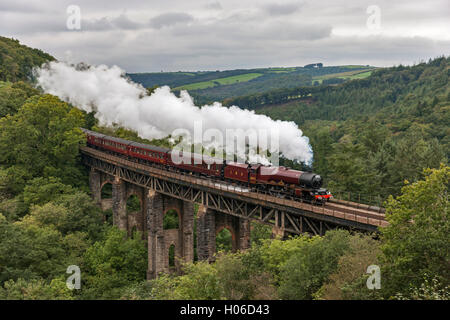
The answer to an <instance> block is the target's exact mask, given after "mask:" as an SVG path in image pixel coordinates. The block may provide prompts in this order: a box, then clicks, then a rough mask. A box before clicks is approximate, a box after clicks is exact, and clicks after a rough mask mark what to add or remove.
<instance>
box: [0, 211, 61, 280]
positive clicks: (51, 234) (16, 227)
mask: <svg viewBox="0 0 450 320" xmlns="http://www.w3.org/2000/svg"><path fill="white" fill-rule="evenodd" d="M0 242H1V244H2V245H1V246H0V283H3V282H4V281H7V280H9V279H12V280H17V279H18V278H24V279H35V278H43V279H46V280H50V279H53V278H55V277H57V276H59V275H61V274H63V273H65V270H66V268H67V266H68V265H70V264H67V259H66V258H67V254H66V252H65V247H64V243H63V237H62V236H61V234H60V233H59V232H58V231H56V230H54V229H52V228H48V227H45V228H40V227H37V226H34V225H31V226H25V225H21V224H20V223H11V222H8V221H6V219H5V218H4V217H3V216H0Z"/></svg>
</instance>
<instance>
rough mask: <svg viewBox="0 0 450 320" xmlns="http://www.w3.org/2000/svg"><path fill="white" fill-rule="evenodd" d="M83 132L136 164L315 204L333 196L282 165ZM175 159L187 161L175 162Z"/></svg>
mask: <svg viewBox="0 0 450 320" xmlns="http://www.w3.org/2000/svg"><path fill="white" fill-rule="evenodd" d="M82 130H83V132H84V133H85V134H86V137H87V145H88V146H89V147H92V148H95V149H99V150H102V151H107V152H110V153H114V154H120V155H122V156H125V157H127V158H128V159H130V160H133V161H136V162H141V163H147V164H151V165H159V166H163V167H165V168H167V169H169V170H177V171H181V172H186V173H191V174H197V175H201V176H205V177H209V178H214V179H217V180H222V181H226V182H232V183H236V184H239V185H243V186H248V187H251V188H254V189H257V190H261V191H264V192H267V193H269V194H274V195H277V196H280V197H286V196H288V197H291V198H300V199H304V200H308V201H312V202H324V201H328V200H329V199H330V198H331V197H332V195H331V194H330V192H329V191H327V190H326V189H324V188H321V187H322V177H321V176H320V175H318V174H315V173H312V172H303V171H298V170H292V169H290V168H286V167H282V166H281V167H274V166H265V165H262V164H249V163H239V162H234V161H225V160H223V161H222V160H218V159H214V158H211V157H206V156H202V155H198V154H193V153H192V154H184V155H183V154H181V152H179V151H178V152H179V154H172V153H174V152H176V151H173V150H171V149H167V148H162V147H157V146H152V145H148V144H143V143H139V142H134V141H129V140H125V139H121V138H116V137H110V136H107V135H104V134H101V133H98V132H95V131H91V130H87V129H82ZM172 156H174V157H172ZM174 158H178V159H179V158H183V159H184V160H183V161H173V159H174Z"/></svg>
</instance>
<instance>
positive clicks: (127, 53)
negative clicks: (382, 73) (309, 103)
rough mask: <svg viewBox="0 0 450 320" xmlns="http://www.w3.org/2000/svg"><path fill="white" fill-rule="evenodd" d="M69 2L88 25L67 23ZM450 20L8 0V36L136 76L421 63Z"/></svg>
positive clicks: (434, 7)
mask: <svg viewBox="0 0 450 320" xmlns="http://www.w3.org/2000/svg"><path fill="white" fill-rule="evenodd" d="M69 5H78V6H79V8H80V9H81V30H68V29H67V27H66V21H67V18H68V16H69V15H68V14H67V7H68V6H69ZM371 5H376V6H377V7H378V8H379V9H380V18H381V20H380V22H381V24H380V28H379V29H370V28H368V27H367V20H368V18H369V16H370V14H369V13H367V8H368V7H369V6H371ZM449 18H450V2H449V1H448V0H433V1H417V0H414V1H385V0H383V1H373V0H371V1H365V0H360V1H356V0H355V1H352V0H346V1H343V0H337V1H336V0H333V1H332V0H326V1H317V0H315V1H313V0H286V1H281V0H280V1H273V0H250V1H237V0H226V1H225V0H198V1H192V0H191V1H185V0H183V1H181V0H170V1H167V0H151V1H141V0H127V1H119V0H98V1H92V0H91V1H88V0H78V1H74V0H45V1H44V0H41V1H37V0H36V1H33V0H32V1H30V0H28V1H23V0H15V1H10V0H0V30H1V32H0V34H1V35H2V36H7V37H14V38H17V39H19V40H20V41H21V42H22V43H24V44H26V45H29V46H32V47H37V48H40V49H42V50H44V51H46V52H49V53H50V54H52V55H53V56H55V57H56V58H57V59H60V60H69V61H73V62H79V61H83V62H87V63H90V64H107V65H118V66H120V67H121V68H123V69H125V70H126V71H127V72H145V71H161V70H164V71H178V70H216V69H221V70H223V69H235V68H253V67H269V66H302V65H305V64H308V63H313V62H323V63H324V64H325V65H339V64H364V65H366V64H370V65H375V66H390V65H396V64H399V63H402V64H412V63H417V62H419V61H421V60H428V58H434V57H437V56H440V55H449V54H450V22H449V21H450V19H449Z"/></svg>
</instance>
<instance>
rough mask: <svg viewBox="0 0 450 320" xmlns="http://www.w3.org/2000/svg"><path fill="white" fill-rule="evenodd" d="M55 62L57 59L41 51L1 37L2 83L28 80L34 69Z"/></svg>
mask: <svg viewBox="0 0 450 320" xmlns="http://www.w3.org/2000/svg"><path fill="white" fill-rule="evenodd" d="M53 60H55V58H53V57H52V56H51V55H49V54H47V53H44V52H43V51H41V50H39V49H32V48H30V47H27V46H24V45H21V44H20V43H19V41H18V40H15V39H9V38H5V37H0V81H13V82H14V81H19V80H28V79H30V78H31V76H32V74H31V72H32V69H33V67H39V66H41V65H42V64H43V63H44V62H48V61H53Z"/></svg>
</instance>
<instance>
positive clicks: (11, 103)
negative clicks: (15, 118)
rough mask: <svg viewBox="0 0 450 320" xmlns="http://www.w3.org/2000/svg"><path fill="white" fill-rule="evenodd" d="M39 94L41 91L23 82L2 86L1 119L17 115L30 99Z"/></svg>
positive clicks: (0, 88) (0, 95)
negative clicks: (9, 115)
mask: <svg viewBox="0 0 450 320" xmlns="http://www.w3.org/2000/svg"><path fill="white" fill-rule="evenodd" d="M0 84H1V82H0ZM38 94H39V91H37V90H36V89H34V88H32V87H31V86H30V84H28V83H26V82H23V81H19V82H15V83H6V84H5V85H0V118H2V117H4V116H6V115H8V114H11V115H12V114H15V113H16V112H17V111H18V110H19V108H20V107H21V106H22V105H23V104H24V103H25V101H26V100H27V99H28V98H30V97H32V96H35V95H38Z"/></svg>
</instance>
